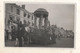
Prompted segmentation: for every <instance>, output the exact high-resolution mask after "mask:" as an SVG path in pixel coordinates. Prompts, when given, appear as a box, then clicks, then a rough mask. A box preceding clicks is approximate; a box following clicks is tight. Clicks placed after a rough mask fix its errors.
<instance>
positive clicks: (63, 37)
mask: <svg viewBox="0 0 80 53" xmlns="http://www.w3.org/2000/svg"><path fill="white" fill-rule="evenodd" d="M74 18H75V4H65V3H64V4H59V3H27V2H26V3H23V2H22V3H21V2H20V3H19V2H16V3H5V19H4V20H5V23H4V24H5V29H4V31H5V32H4V40H5V41H4V45H5V47H48V48H49V47H50V48H74V42H75V34H74V32H75V31H74V23H75V22H74Z"/></svg>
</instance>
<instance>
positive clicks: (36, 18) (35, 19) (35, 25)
mask: <svg viewBox="0 0 80 53" xmlns="http://www.w3.org/2000/svg"><path fill="white" fill-rule="evenodd" d="M36 21H37V17H36V16H35V19H34V27H36V26H37V25H36V24H37V22H36Z"/></svg>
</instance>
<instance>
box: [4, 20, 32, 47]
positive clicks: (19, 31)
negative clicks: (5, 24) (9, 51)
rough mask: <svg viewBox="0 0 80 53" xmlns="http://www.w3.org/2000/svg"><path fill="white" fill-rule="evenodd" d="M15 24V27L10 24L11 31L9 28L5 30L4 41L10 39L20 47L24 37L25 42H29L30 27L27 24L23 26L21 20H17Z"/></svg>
mask: <svg viewBox="0 0 80 53" xmlns="http://www.w3.org/2000/svg"><path fill="white" fill-rule="evenodd" d="M16 24H17V28H16V27H15V26H11V29H12V30H11V32H9V30H5V31H6V34H5V35H6V36H5V41H6V40H11V41H14V40H15V41H16V42H15V45H16V44H18V45H19V47H22V45H23V42H24V40H25V38H26V39H27V42H29V32H30V28H29V26H24V25H23V24H22V22H21V21H19V22H18V23H16Z"/></svg>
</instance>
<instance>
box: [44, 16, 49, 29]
mask: <svg viewBox="0 0 80 53" xmlns="http://www.w3.org/2000/svg"><path fill="white" fill-rule="evenodd" d="M47 21H48V17H46V18H45V20H44V26H45V28H46V27H47Z"/></svg>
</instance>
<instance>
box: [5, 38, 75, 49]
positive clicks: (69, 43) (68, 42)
mask: <svg viewBox="0 0 80 53" xmlns="http://www.w3.org/2000/svg"><path fill="white" fill-rule="evenodd" d="M5 46H6V47H18V45H15V41H10V40H7V41H6V42H5ZM23 47H52V48H53V47H54V48H74V39H71V38H61V39H56V44H48V45H32V44H31V45H23Z"/></svg>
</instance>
